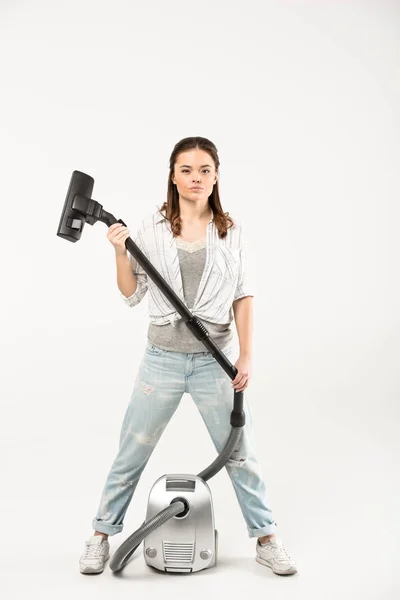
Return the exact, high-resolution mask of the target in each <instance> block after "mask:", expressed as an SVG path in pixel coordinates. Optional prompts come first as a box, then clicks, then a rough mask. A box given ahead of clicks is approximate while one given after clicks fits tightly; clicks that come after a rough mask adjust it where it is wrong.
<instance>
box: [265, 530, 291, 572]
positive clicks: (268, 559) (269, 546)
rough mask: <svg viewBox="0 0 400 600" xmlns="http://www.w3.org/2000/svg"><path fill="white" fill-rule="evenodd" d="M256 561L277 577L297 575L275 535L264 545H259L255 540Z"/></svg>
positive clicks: (280, 541)
mask: <svg viewBox="0 0 400 600" xmlns="http://www.w3.org/2000/svg"><path fill="white" fill-rule="evenodd" d="M256 552H257V556H256V561H257V562H259V563H260V564H262V565H265V566H267V567H270V568H271V569H272V570H273V572H274V573H276V574H277V575H293V574H294V573H297V567H296V563H295V561H294V560H293V559H292V558H290V556H289V555H288V553H287V552H286V550H285V548H284V547H283V545H282V540H281V539H280V538H278V537H276V535H275V536H274V537H272V538H271V539H270V540H269V541H268V542H267V543H266V544H261V543H260V540H258V539H257V544H256Z"/></svg>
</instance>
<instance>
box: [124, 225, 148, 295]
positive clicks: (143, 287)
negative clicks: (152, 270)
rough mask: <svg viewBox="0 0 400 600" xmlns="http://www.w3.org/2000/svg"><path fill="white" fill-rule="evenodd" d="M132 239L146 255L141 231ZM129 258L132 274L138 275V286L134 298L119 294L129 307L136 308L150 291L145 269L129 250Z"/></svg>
mask: <svg viewBox="0 0 400 600" xmlns="http://www.w3.org/2000/svg"><path fill="white" fill-rule="evenodd" d="M132 239H133V241H134V242H135V244H136V245H137V246H138V247H139V248H140V250H141V251H142V252H143V253H144V250H143V246H142V244H141V241H140V240H141V231H140V229H139V230H138V231H137V232H136V235H135V237H134V238H132ZM128 257H129V262H130V265H131V268H132V272H133V274H134V275H136V278H137V286H136V290H135V292H134V293H133V294H132V296H129V297H126V296H124V295H123V294H122V293H121V292H119V294H120V296H121V298H122V300H123V301H124V302H125V303H126V304H127V305H128V306H136V305H137V304H139V302H140V301H141V300H143V298H144V296H145V294H146V292H147V289H148V283H147V273H146V271H145V270H144V269H143V267H142V266H141V265H139V263H138V262H137V260H136V258H135V257H134V256H133V255H132V254H131V253H130V252H129V250H128Z"/></svg>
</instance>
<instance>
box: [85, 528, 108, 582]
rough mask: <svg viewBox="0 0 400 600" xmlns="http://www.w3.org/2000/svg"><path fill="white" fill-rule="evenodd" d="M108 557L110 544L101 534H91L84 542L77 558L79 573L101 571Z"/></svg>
mask: <svg viewBox="0 0 400 600" xmlns="http://www.w3.org/2000/svg"><path fill="white" fill-rule="evenodd" d="M109 558H110V544H109V542H108V540H106V539H105V538H104V537H103V536H102V535H92V536H91V537H90V538H89V540H88V541H87V542H85V550H84V553H83V554H82V556H81V558H80V559H79V569H80V572H81V573H102V572H103V571H104V564H105V562H106V560H108V559H109Z"/></svg>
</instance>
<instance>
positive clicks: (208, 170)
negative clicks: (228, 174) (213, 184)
mask: <svg viewBox="0 0 400 600" xmlns="http://www.w3.org/2000/svg"><path fill="white" fill-rule="evenodd" d="M204 170H205V171H207V173H209V172H210V169H204ZM188 172H189V169H182V171H181V173H188Z"/></svg>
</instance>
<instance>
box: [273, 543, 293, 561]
mask: <svg viewBox="0 0 400 600" xmlns="http://www.w3.org/2000/svg"><path fill="white" fill-rule="evenodd" d="M272 550H273V552H274V554H275V556H276V557H277V558H288V559H289V560H292V559H291V558H290V556H289V554H288V553H287V551H286V549H285V547H284V546H273V547H272Z"/></svg>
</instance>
